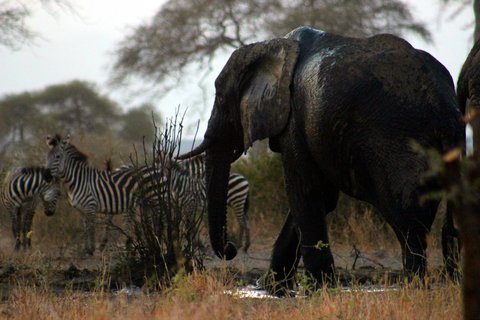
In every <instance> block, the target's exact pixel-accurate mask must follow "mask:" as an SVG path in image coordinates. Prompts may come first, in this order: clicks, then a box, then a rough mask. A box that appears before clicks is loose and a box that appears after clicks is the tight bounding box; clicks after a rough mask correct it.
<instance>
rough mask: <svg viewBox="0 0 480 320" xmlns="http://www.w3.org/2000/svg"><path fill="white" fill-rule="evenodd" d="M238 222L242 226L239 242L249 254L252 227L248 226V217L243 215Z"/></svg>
mask: <svg viewBox="0 0 480 320" xmlns="http://www.w3.org/2000/svg"><path fill="white" fill-rule="evenodd" d="M238 222H239V224H240V234H239V236H238V237H239V242H240V244H241V245H242V248H243V251H244V252H245V253H247V251H248V248H249V247H250V227H249V226H248V218H247V216H246V215H242V217H241V218H240V219H239V221H238ZM243 238H245V242H243Z"/></svg>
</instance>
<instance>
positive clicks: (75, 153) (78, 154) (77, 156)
mask: <svg viewBox="0 0 480 320" xmlns="http://www.w3.org/2000/svg"><path fill="white" fill-rule="evenodd" d="M65 152H68V153H69V155H70V156H71V158H72V159H74V160H77V161H81V162H87V160H88V156H87V155H86V154H85V153H83V152H82V151H80V150H78V149H77V147H75V146H74V145H73V144H71V143H69V144H68V146H67V147H66V148H65Z"/></svg>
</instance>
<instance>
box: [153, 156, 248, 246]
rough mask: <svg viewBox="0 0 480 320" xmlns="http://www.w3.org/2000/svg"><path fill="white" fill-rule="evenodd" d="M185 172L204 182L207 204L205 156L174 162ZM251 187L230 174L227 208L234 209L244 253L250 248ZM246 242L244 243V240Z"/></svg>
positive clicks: (245, 181) (233, 174) (203, 191)
mask: <svg viewBox="0 0 480 320" xmlns="http://www.w3.org/2000/svg"><path fill="white" fill-rule="evenodd" d="M162 157H163V156H162V155H161V154H159V156H158V157H157V159H161V158H162ZM174 161H175V162H176V163H177V164H178V165H179V166H180V167H181V168H182V170H183V171H185V172H186V173H187V174H188V176H189V177H190V178H192V179H199V180H200V181H201V182H202V189H201V190H202V193H201V195H202V199H201V200H202V201H204V202H206V189H205V154H204V153H203V154H200V155H198V156H196V157H193V158H190V159H186V160H174ZM249 191H250V185H249V183H248V180H247V178H245V177H244V176H243V175H241V174H239V173H233V172H232V173H230V176H229V179H228V194H227V206H229V207H231V208H232V209H233V212H234V214H235V217H236V218H237V221H238V224H239V227H240V228H239V229H240V230H239V235H238V239H239V240H238V241H239V242H240V245H241V246H242V244H243V246H242V248H243V251H244V252H247V251H248V248H249V247H250V227H249V223H248V215H247V212H248V207H249V193H250V192H249ZM244 238H245V242H244V243H243V239H244Z"/></svg>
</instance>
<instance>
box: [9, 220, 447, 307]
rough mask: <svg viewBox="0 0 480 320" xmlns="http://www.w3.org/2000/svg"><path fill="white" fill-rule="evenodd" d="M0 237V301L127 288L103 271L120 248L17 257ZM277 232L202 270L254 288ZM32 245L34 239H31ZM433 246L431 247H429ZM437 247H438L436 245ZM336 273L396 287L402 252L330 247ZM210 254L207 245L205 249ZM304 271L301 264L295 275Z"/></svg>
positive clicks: (433, 263)
mask: <svg viewBox="0 0 480 320" xmlns="http://www.w3.org/2000/svg"><path fill="white" fill-rule="evenodd" d="M2 230H3V231H2V232H1V237H0V257H1V258H2V261H0V294H1V297H2V298H3V299H5V298H6V297H8V295H9V294H10V293H11V287H12V284H15V283H22V282H24V281H25V282H26V283H27V284H29V285H30V284H32V283H33V284H35V285H39V286H41V285H47V286H48V287H49V288H50V289H53V290H54V291H58V292H62V291H63V290H66V289H74V290H87V291H88V290H95V289H98V288H100V287H103V288H104V289H107V290H119V289H120V288H121V287H122V286H128V284H126V283H118V282H116V281H115V279H112V278H110V277H108V276H107V275H106V273H105V270H108V269H109V267H110V266H112V265H113V264H114V263H115V255H116V254H117V253H118V248H114V247H110V249H109V250H107V251H105V252H98V250H97V252H96V253H95V255H94V256H93V257H85V256H84V255H82V254H79V252H78V251H79V248H80V247H81V245H80V244H78V243H77V246H76V248H72V247H70V248H68V247H65V245H63V244H62V245H59V244H58V241H57V242H54V241H50V242H49V243H38V242H37V243H35V241H34V242H33V247H32V249H31V250H29V251H26V252H23V251H20V252H15V251H14V250H13V239H12V238H11V235H10V233H9V230H7V229H6V228H2ZM275 234H276V231H275V230H274V231H272V232H270V233H269V235H266V234H261V231H258V230H257V231H254V232H253V234H252V244H251V246H250V249H249V251H248V253H245V252H243V251H242V250H239V251H238V255H237V257H236V258H235V259H233V260H231V261H222V260H220V259H218V258H217V257H215V256H214V255H213V254H208V255H207V257H206V258H205V260H204V264H205V267H206V269H207V270H208V269H224V270H228V272H229V273H231V274H232V276H234V277H235V279H236V280H237V281H238V282H237V283H239V284H240V283H241V284H243V285H254V284H255V282H256V280H257V279H258V278H260V277H261V276H262V275H263V274H264V273H265V272H266V271H267V269H268V266H269V262H270V254H271V250H272V247H273V244H274V241H275V236H274V235H275ZM33 240H35V239H33ZM432 247H433V246H432ZM437 247H438V246H437ZM331 248H332V252H333V255H334V259H335V265H336V271H337V274H338V277H339V279H340V280H342V282H346V283H347V282H351V281H354V282H356V283H358V284H365V283H367V284H368V283H372V282H375V281H376V282H378V281H382V279H386V278H385V277H386V276H388V277H390V278H389V279H390V280H391V281H392V282H394V281H396V280H397V279H398V278H399V277H400V276H401V275H402V265H401V254H400V248H399V246H397V247H389V248H385V247H384V246H377V247H376V246H375V244H372V245H371V246H368V248H362V247H355V248H354V247H353V246H351V245H343V244H336V243H335V241H333V243H332V246H331ZM207 252H208V245H207ZM428 266H429V270H430V271H432V270H438V269H439V268H441V267H442V257H441V252H440V250H439V249H438V248H433V249H432V248H431V249H430V250H429V251H428ZM302 271H303V266H302V263H300V266H299V272H302Z"/></svg>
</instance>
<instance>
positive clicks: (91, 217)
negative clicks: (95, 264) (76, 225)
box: [82, 212, 95, 256]
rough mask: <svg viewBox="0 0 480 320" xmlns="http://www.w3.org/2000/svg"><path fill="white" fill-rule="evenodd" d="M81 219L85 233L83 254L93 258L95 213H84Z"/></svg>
mask: <svg viewBox="0 0 480 320" xmlns="http://www.w3.org/2000/svg"><path fill="white" fill-rule="evenodd" d="M82 217H83V228H84V232H85V254H86V255H87V256H93V254H94V253H95V213H90V212H89V213H84V214H82Z"/></svg>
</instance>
